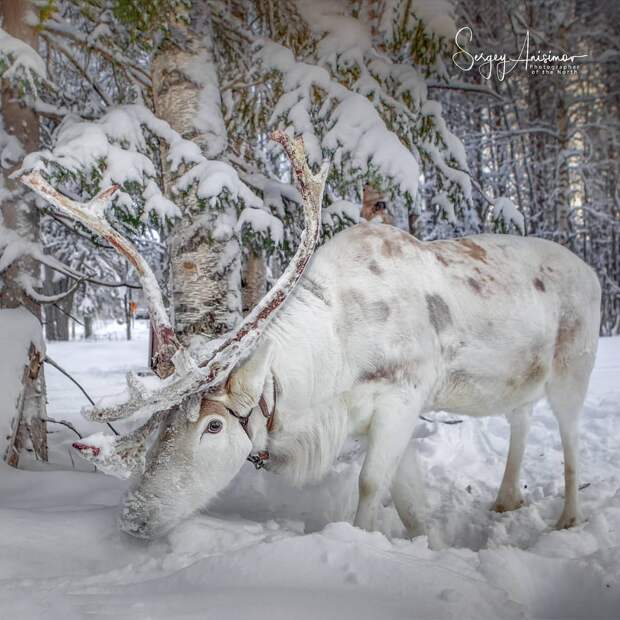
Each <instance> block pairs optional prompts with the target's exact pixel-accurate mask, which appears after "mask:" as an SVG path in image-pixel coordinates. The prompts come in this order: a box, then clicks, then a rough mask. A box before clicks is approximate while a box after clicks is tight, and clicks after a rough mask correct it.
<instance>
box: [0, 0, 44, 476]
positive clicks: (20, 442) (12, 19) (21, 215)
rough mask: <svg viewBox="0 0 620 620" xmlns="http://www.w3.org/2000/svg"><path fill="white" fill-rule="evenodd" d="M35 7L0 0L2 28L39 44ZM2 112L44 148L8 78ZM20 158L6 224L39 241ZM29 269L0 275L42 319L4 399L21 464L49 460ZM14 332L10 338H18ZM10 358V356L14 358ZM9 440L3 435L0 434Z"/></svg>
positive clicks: (12, 454) (13, 453)
mask: <svg viewBox="0 0 620 620" xmlns="http://www.w3.org/2000/svg"><path fill="white" fill-rule="evenodd" d="M30 10H31V5H30V2H28V1H27V0H12V1H11V2H2V3H0V19H1V22H2V27H3V29H4V30H5V31H6V32H8V33H9V34H10V35H12V36H13V37H16V38H19V39H21V40H23V41H25V42H26V43H27V44H28V45H30V46H32V47H34V48H35V49H36V45H37V38H36V32H35V31H34V29H33V28H31V27H30V26H28V25H27V23H26V19H25V17H26V14H27V13H28V12H29V11H30ZM0 113H1V115H2V125H3V127H4V131H6V133H7V134H10V135H12V136H14V137H15V138H16V139H17V140H18V141H19V143H20V145H21V147H22V151H23V153H28V152H30V151H33V150H36V149H37V148H39V120H38V117H37V115H36V113H35V112H33V111H32V110H31V109H29V108H27V107H25V106H23V105H20V103H19V101H18V97H17V94H16V93H14V92H13V91H12V89H11V88H10V86H9V84H8V82H6V81H5V82H2V93H1V97H0ZM17 163H18V162H10V163H8V165H7V162H5V163H4V165H5V167H4V168H2V169H0V175H1V176H2V178H1V179H0V188H2V189H3V191H2V192H1V193H0V195H1V197H2V198H1V202H0V212H1V214H2V220H1V222H0V223H1V224H2V225H3V226H4V227H5V228H8V229H10V230H15V231H17V232H18V234H19V235H20V237H22V238H24V239H27V240H29V241H36V240H37V239H38V237H39V215H38V209H37V208H36V207H35V206H34V204H33V202H32V201H33V197H32V194H31V193H30V192H28V191H27V190H26V189H25V188H24V187H23V186H21V184H18V183H16V182H15V181H13V180H11V179H10V178H9V175H10V174H11V172H12V171H13V169H14V168H15V167H16V164H17ZM24 272H29V273H30V274H31V275H33V276H35V277H38V276H39V268H38V265H37V263H35V262H34V261H33V260H32V259H20V260H18V261H15V262H14V263H13V264H12V265H11V266H10V267H9V268H8V269H6V270H5V271H4V272H3V273H2V274H1V275H0V310H1V309H7V310H8V309H16V308H20V307H25V308H26V309H27V310H28V311H29V312H30V313H31V314H32V315H34V316H35V317H36V318H37V319H38V325H39V327H38V329H39V330H40V331H39V334H38V335H39V337H38V338H36V339H35V338H33V342H31V343H30V345H29V346H28V347H27V348H26V350H24V352H23V353H24V355H23V360H22V361H23V369H24V370H23V373H22V374H21V377H16V378H15V380H16V381H21V385H20V386H19V388H18V389H17V390H12V392H14V393H17V394H18V395H19V396H18V398H17V401H16V402H15V403H5V406H7V407H9V415H10V410H11V408H12V410H13V415H12V416H11V417H12V431H11V435H10V438H9V442H8V445H7V446H6V450H5V452H4V458H5V460H6V461H7V462H8V463H9V464H10V465H13V466H15V467H16V466H17V465H18V464H19V459H20V456H21V453H22V451H23V449H24V448H26V447H28V444H29V443H30V445H31V446H32V449H33V450H34V453H35V455H36V456H37V458H39V459H41V460H47V428H46V423H45V417H46V415H45V381H44V377H43V358H44V356H45V354H44V352H43V351H42V350H41V349H40V344H39V345H37V344H36V343H35V342H34V340H36V341H37V342H38V343H41V342H42V326H41V325H40V322H41V308H40V306H39V305H38V304H36V303H35V302H33V301H32V300H31V299H30V298H28V297H27V296H26V295H25V294H24V293H23V291H22V288H21V286H20V285H19V283H18V276H19V274H20V273H24ZM16 336H17V334H11V335H10V337H16ZM9 362H10V361H9ZM1 439H4V438H1Z"/></svg>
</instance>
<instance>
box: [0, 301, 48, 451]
mask: <svg viewBox="0 0 620 620" xmlns="http://www.w3.org/2000/svg"><path fill="white" fill-rule="evenodd" d="M31 343H32V344H34V346H35V347H36V348H37V350H38V351H41V352H44V351H45V343H44V342H43V329H42V327H41V323H40V321H39V319H37V318H36V317H35V316H34V315H33V314H32V313H30V312H28V310H26V308H24V307H21V308H15V309H1V310H0V351H1V352H2V354H1V355H0V459H1V458H2V457H3V455H4V445H5V438H6V436H7V435H10V432H11V420H12V419H13V418H14V417H15V414H16V413H17V410H16V407H17V405H18V399H19V395H20V392H21V385H22V376H23V373H24V367H25V366H27V365H28V351H29V349H30V344H31Z"/></svg>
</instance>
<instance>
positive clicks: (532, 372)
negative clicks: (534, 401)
mask: <svg viewBox="0 0 620 620" xmlns="http://www.w3.org/2000/svg"><path fill="white" fill-rule="evenodd" d="M545 371H546V369H545V365H544V364H543V363H542V361H541V360H540V358H539V357H535V358H534V359H533V360H532V361H531V362H530V363H529V365H528V367H527V370H526V371H525V376H524V381H525V383H540V382H541V381H542V380H543V378H544V376H545Z"/></svg>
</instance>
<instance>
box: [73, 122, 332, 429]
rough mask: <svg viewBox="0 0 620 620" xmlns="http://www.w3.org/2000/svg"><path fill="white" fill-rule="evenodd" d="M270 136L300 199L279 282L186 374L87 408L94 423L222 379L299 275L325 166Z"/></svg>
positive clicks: (312, 237) (313, 232)
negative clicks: (292, 245)
mask: <svg viewBox="0 0 620 620" xmlns="http://www.w3.org/2000/svg"><path fill="white" fill-rule="evenodd" d="M271 138H272V139H273V140H275V141H276V142H279V143H280V144H282V146H283V147H284V149H285V151H286V153H287V155H288V157H289V159H290V161H291V164H292V166H293V171H294V173H295V179H296V182H297V186H298V189H299V191H300V193H301V196H302V199H303V210H304V231H303V233H302V235H301V240H300V243H299V247H298V248H297V251H296V253H295V256H294V257H293V259H292V260H291V262H290V263H289V265H288V266H287V268H286V269H285V271H284V273H282V275H281V276H280V278H279V279H278V281H277V282H276V283H275V284H274V286H273V287H272V288H271V289H270V290H269V292H268V293H267V294H266V295H265V296H264V297H263V299H262V300H261V301H260V302H259V303H258V304H257V306H256V307H255V308H254V310H253V311H252V312H251V313H250V314H248V315H247V316H246V317H245V319H244V320H243V322H242V323H241V325H239V327H238V328H237V329H235V330H234V331H233V332H231V333H230V334H229V335H227V336H226V337H225V338H224V340H223V341H222V342H221V343H220V344H219V345H218V346H217V347H216V348H215V349H214V350H212V351H211V352H210V354H209V357H208V358H207V359H204V360H201V361H200V363H199V367H198V368H196V369H194V370H192V371H191V372H189V373H186V374H184V375H181V373H179V372H177V375H176V376H175V377H174V379H173V380H171V381H169V382H167V384H166V385H165V386H164V387H162V388H161V389H159V390H156V391H154V392H151V393H150V394H148V395H144V396H143V397H138V398H134V399H132V400H130V401H128V402H126V403H123V404H121V405H115V406H111V407H106V408H95V409H87V410H85V411H84V414H85V415H86V417H88V418H89V419H90V420H93V421H97V422H112V421H114V420H119V419H121V418H127V417H129V416H132V415H135V414H138V413H139V414H140V415H141V416H143V415H153V414H155V413H157V412H159V411H162V410H164V409H169V408H170V407H172V406H177V405H179V404H180V403H181V402H182V401H183V400H185V399H186V398H187V397H188V396H189V395H191V394H195V393H197V392H212V391H215V390H217V388H218V387H219V386H220V385H221V384H222V383H223V382H225V381H226V379H227V377H228V375H229V373H230V371H231V370H232V369H233V368H234V366H235V365H236V364H237V363H238V362H239V361H240V360H241V359H242V358H243V357H246V356H247V355H249V354H250V353H251V352H252V350H253V348H254V347H255V345H256V343H257V342H258V340H259V339H260V337H261V335H262V333H263V332H264V329H265V327H266V326H267V324H268V322H269V320H270V318H271V317H272V316H273V314H274V312H275V311H276V310H277V309H278V308H279V307H280V306H281V305H282V304H283V303H284V301H285V300H286V299H287V297H288V296H289V295H290V293H291V292H292V290H293V289H294V287H295V285H296V284H297V282H298V281H299V279H300V278H301V276H302V275H303V272H304V269H305V267H306V265H307V264H308V261H309V260H310V258H311V257H312V254H313V252H314V248H315V247H316V244H317V243H318V240H319V236H320V232H321V204H322V201H323V190H324V188H325V181H326V179H327V173H328V170H329V165H328V164H327V163H325V164H323V166H322V167H321V170H320V172H319V173H318V174H316V175H315V174H313V173H312V171H311V170H310V168H309V167H308V164H307V163H306V156H305V150H304V143H303V140H302V139H301V138H297V139H295V140H292V139H291V138H290V137H289V136H288V135H286V134H285V133H284V132H282V131H276V132H274V133H273V134H271Z"/></svg>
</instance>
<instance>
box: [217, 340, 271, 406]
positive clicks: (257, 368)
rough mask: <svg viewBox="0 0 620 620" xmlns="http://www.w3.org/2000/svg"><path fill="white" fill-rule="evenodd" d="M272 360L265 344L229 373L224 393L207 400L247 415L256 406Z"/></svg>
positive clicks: (267, 345) (268, 344)
mask: <svg viewBox="0 0 620 620" xmlns="http://www.w3.org/2000/svg"><path fill="white" fill-rule="evenodd" d="M272 359H273V349H272V346H271V344H270V343H268V342H266V343H264V344H262V345H261V346H260V347H259V348H258V349H257V350H256V351H255V352H254V353H253V354H252V355H251V356H250V358H249V359H248V360H246V361H245V362H243V363H242V364H241V365H240V366H239V367H238V368H236V369H235V370H234V371H233V372H232V373H231V375H230V377H229V378H228V381H227V382H226V390H225V392H224V393H222V394H219V395H214V396H210V397H209V398H210V399H211V400H217V401H219V402H221V403H223V404H224V405H226V406H227V407H229V408H230V409H232V410H233V411H235V412H236V413H237V414H238V415H241V416H245V415H247V414H248V413H249V412H250V411H251V410H252V409H253V408H254V407H256V406H257V405H258V401H259V400H260V397H261V395H262V393H263V389H264V387H265V382H266V381H267V374H268V372H269V368H270V366H271V360H272Z"/></svg>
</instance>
